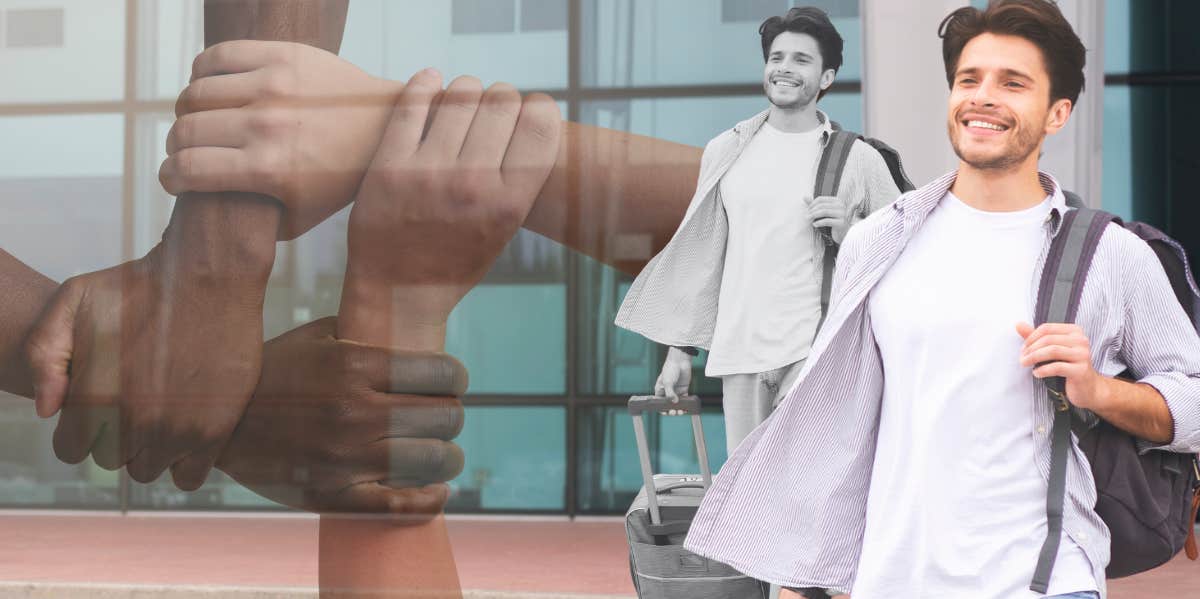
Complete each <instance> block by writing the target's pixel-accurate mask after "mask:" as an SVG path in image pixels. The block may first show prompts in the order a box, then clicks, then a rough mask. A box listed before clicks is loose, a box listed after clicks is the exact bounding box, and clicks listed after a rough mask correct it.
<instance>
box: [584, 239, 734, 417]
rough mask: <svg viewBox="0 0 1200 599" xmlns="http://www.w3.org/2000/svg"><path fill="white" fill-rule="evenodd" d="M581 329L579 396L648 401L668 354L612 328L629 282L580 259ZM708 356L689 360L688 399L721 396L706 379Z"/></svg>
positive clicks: (715, 384) (716, 382)
mask: <svg viewBox="0 0 1200 599" xmlns="http://www.w3.org/2000/svg"><path fill="white" fill-rule="evenodd" d="M577 281H578V285H579V298H580V302H581V307H580V314H581V315H582V316H583V319H584V322H583V323H581V325H582V326H580V327H579V328H578V329H577V331H578V338H577V339H576V340H575V343H576V356H577V357H578V360H579V362H578V365H577V366H576V368H577V373H578V378H577V381H578V392H579V394H581V395H620V396H628V395H647V394H651V393H654V382H655V380H657V379H658V373H659V371H660V370H661V368H662V362H663V359H664V357H665V356H666V353H665V352H666V348H665V347H664V346H661V345H659V344H657V343H654V342H652V341H649V340H648V339H646V338H645V337H642V336H641V335H638V334H637V333H633V332H630V331H627V330H625V329H622V328H620V327H618V326H616V325H614V324H613V320H614V319H615V318H616V316H617V309H618V308H619V307H620V305H621V302H622V301H623V300H624V299H625V294H626V293H628V292H629V286H630V285H631V284H632V283H633V278H632V277H630V276H628V275H626V274H623V273H620V272H618V271H617V270H615V269H613V268H610V267H608V266H605V265H603V264H600V263H599V262H596V261H594V260H591V259H590V258H581V259H580V276H579V277H578V279H577ZM707 358H708V353H707V352H703V351H702V352H700V355H699V356H696V357H695V358H693V359H692V386H691V391H692V393H697V394H701V395H707V396H719V395H720V394H721V381H720V379H710V378H707V377H705V376H704V364H705V360H706V359H707Z"/></svg>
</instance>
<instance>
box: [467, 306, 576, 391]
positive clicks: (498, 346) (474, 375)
mask: <svg viewBox="0 0 1200 599" xmlns="http://www.w3.org/2000/svg"><path fill="white" fill-rule="evenodd" d="M446 351H447V352H449V353H450V354H451V355H453V356H455V357H457V358H458V359H459V360H462V362H463V364H465V365H466V367H467V371H468V372H469V373H470V375H471V384H470V389H469V390H468V393H471V394H500V393H503V394H535V395H556V394H562V393H565V392H566V368H567V360H566V286H565V285H563V284H561V283H540V284H539V283H530V284H512V285H497V284H483V285H480V286H478V287H476V288H475V289H473V290H471V292H470V293H469V294H467V296H466V297H465V298H463V301H462V302H461V303H460V304H459V305H458V307H457V308H455V310H454V313H453V314H451V315H450V321H449V324H448V327H447V333H446Z"/></svg>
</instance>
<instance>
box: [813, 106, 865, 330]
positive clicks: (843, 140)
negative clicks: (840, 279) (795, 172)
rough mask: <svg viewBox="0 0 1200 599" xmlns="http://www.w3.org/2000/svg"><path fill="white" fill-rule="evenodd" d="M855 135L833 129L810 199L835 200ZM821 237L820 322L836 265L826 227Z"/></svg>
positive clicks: (835, 251) (830, 291)
mask: <svg viewBox="0 0 1200 599" xmlns="http://www.w3.org/2000/svg"><path fill="white" fill-rule="evenodd" d="M857 140H858V134H857V133H852V132H850V131H845V130H843V129H834V130H833V132H832V133H830V135H829V141H828V142H826V143H825V149H824V150H823V151H822V152H821V161H820V162H818V163H817V173H816V185H815V186H814V187H815V189H814V190H813V197H814V198H816V197H820V196H836V195H837V192H838V187H839V186H840V185H841V183H842V171H844V170H846V161H847V160H849V159H850V150H851V148H853V147H854V142H855V141H857ZM820 233H821V235H822V236H823V237H824V238H825V260H824V264H823V265H822V270H823V276H822V277H821V320H822V321H824V320H825V314H826V313H828V312H829V296H830V294H831V293H832V291H833V270H834V266H835V265H836V263H837V253H838V246H837V244H836V243H834V241H833V236H832V234H831V232H830V230H829V227H821V230H820Z"/></svg>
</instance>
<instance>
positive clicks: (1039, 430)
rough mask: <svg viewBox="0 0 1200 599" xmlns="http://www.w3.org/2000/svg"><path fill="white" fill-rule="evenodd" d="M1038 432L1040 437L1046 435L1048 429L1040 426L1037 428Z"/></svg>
mask: <svg viewBox="0 0 1200 599" xmlns="http://www.w3.org/2000/svg"><path fill="white" fill-rule="evenodd" d="M1037 432H1038V434H1039V435H1044V434H1046V427H1044V426H1039V427H1037Z"/></svg>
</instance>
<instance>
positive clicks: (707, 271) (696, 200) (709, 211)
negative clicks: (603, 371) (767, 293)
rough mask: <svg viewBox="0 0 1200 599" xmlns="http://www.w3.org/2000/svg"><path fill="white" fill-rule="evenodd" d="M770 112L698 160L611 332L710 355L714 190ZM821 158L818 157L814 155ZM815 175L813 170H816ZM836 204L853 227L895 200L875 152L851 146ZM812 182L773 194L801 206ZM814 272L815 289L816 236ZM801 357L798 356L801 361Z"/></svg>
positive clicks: (716, 255) (715, 282)
mask: <svg viewBox="0 0 1200 599" xmlns="http://www.w3.org/2000/svg"><path fill="white" fill-rule="evenodd" d="M768 115H769V111H763V112H760V113H759V114H757V115H755V116H753V117H751V118H749V119H746V120H744V121H742V122H740V123H738V124H737V125H735V126H734V127H733V128H732V129H730V130H728V131H725V132H724V133H722V134H720V135H718V136H717V137H715V138H713V140H712V141H710V142H708V145H707V146H706V147H705V148H704V154H703V156H702V157H701V159H700V177H699V180H698V182H697V185H696V193H695V194H694V195H693V197H692V201H691V203H690V204H689V205H688V209H687V212H686V213H685V215H684V217H683V221H682V222H681V223H680V225H679V228H678V229H677V230H676V231H675V235H674V236H672V238H671V241H670V242H668V243H667V245H666V247H664V248H663V249H662V251H661V252H659V253H658V255H656V256H655V257H654V258H653V259H652V260H650V262H649V263H648V264H646V267H645V268H643V269H642V272H641V273H639V274H638V276H637V279H635V280H634V281H633V285H632V286H631V287H630V288H629V292H628V293H626V294H625V299H624V301H623V302H622V303H621V309H620V310H619V311H618V312H617V317H616V324H617V326H619V327H621V328H624V329H628V330H630V331H633V332H635V333H638V334H639V335H642V336H643V337H645V338H647V339H649V340H651V341H654V342H656V343H662V344H663V345H675V346H692V347H702V348H705V349H708V348H709V347H710V346H711V345H712V337H713V330H714V328H715V327H716V322H717V300H718V299H719V297H720V295H721V277H722V275H723V274H724V269H725V243H726V241H727V240H728V237H729V220H728V218H727V217H726V215H725V205H724V204H723V203H722V201H721V188H720V185H719V183H720V182H721V178H722V177H724V176H725V173H727V172H729V168H730V167H732V166H733V163H734V162H737V159H738V157H739V156H741V154H742V151H743V150H745V149H746V145H747V144H749V143H750V140H751V139H753V138H754V134H755V133H758V130H759V129H761V128H762V127H763V124H764V123H766V122H767V116H768ZM817 116H818V118H820V120H821V131H822V133H821V138H820V144H821V147H822V148H824V147H825V144H826V143H828V142H829V138H830V133H832V131H833V127H832V125H831V123H830V121H829V119H828V118H827V117H826V116H825V114H824V113H822V112H821V111H817ZM818 154H819V153H818ZM814 172H815V165H814ZM842 173H843V174H842V180H841V185H840V187H839V188H838V194H837V197H838V199H840V200H841V201H842V203H843V204H844V205H845V206H846V208H847V211H848V213H849V214H850V215H851V217H850V222H851V224H854V223H857V222H858V221H860V220H861V219H862V218H863V217H864V216H866V215H867V214H870V213H871V212H874V211H875V210H876V209H878V208H881V207H883V206H886V205H887V204H888V203H890V202H891V201H893V200H895V199H896V196H899V195H900V190H899V188H897V187H896V183H895V182H894V181H893V180H892V175H891V171H889V170H888V167H887V163H885V162H884V161H883V157H882V156H880V154H879V152H878V151H876V150H875V149H874V148H872V147H871V146H869V145H867V144H865V143H863V142H862V141H858V140H855V141H854V145H853V146H852V147H851V149H850V155H849V156H848V157H847V159H846V167H845V170H843V171H842ZM813 187H814V185H813V182H811V181H810V182H809V183H808V184H807V185H797V186H796V188H794V189H781V190H780V191H779V192H780V193H784V194H793V195H794V196H795V197H796V200H797V201H799V200H800V199H801V198H803V197H804V196H806V195H812V193H813ZM809 259H810V260H812V264H813V271H814V272H815V273H817V280H816V281H815V285H816V288H817V289H820V288H821V277H822V276H823V274H822V271H823V266H824V260H825V242H824V240H823V239H822V237H820V236H814V239H813V247H812V255H811V256H810V258H809ZM800 357H803V356H798V357H797V358H800Z"/></svg>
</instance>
